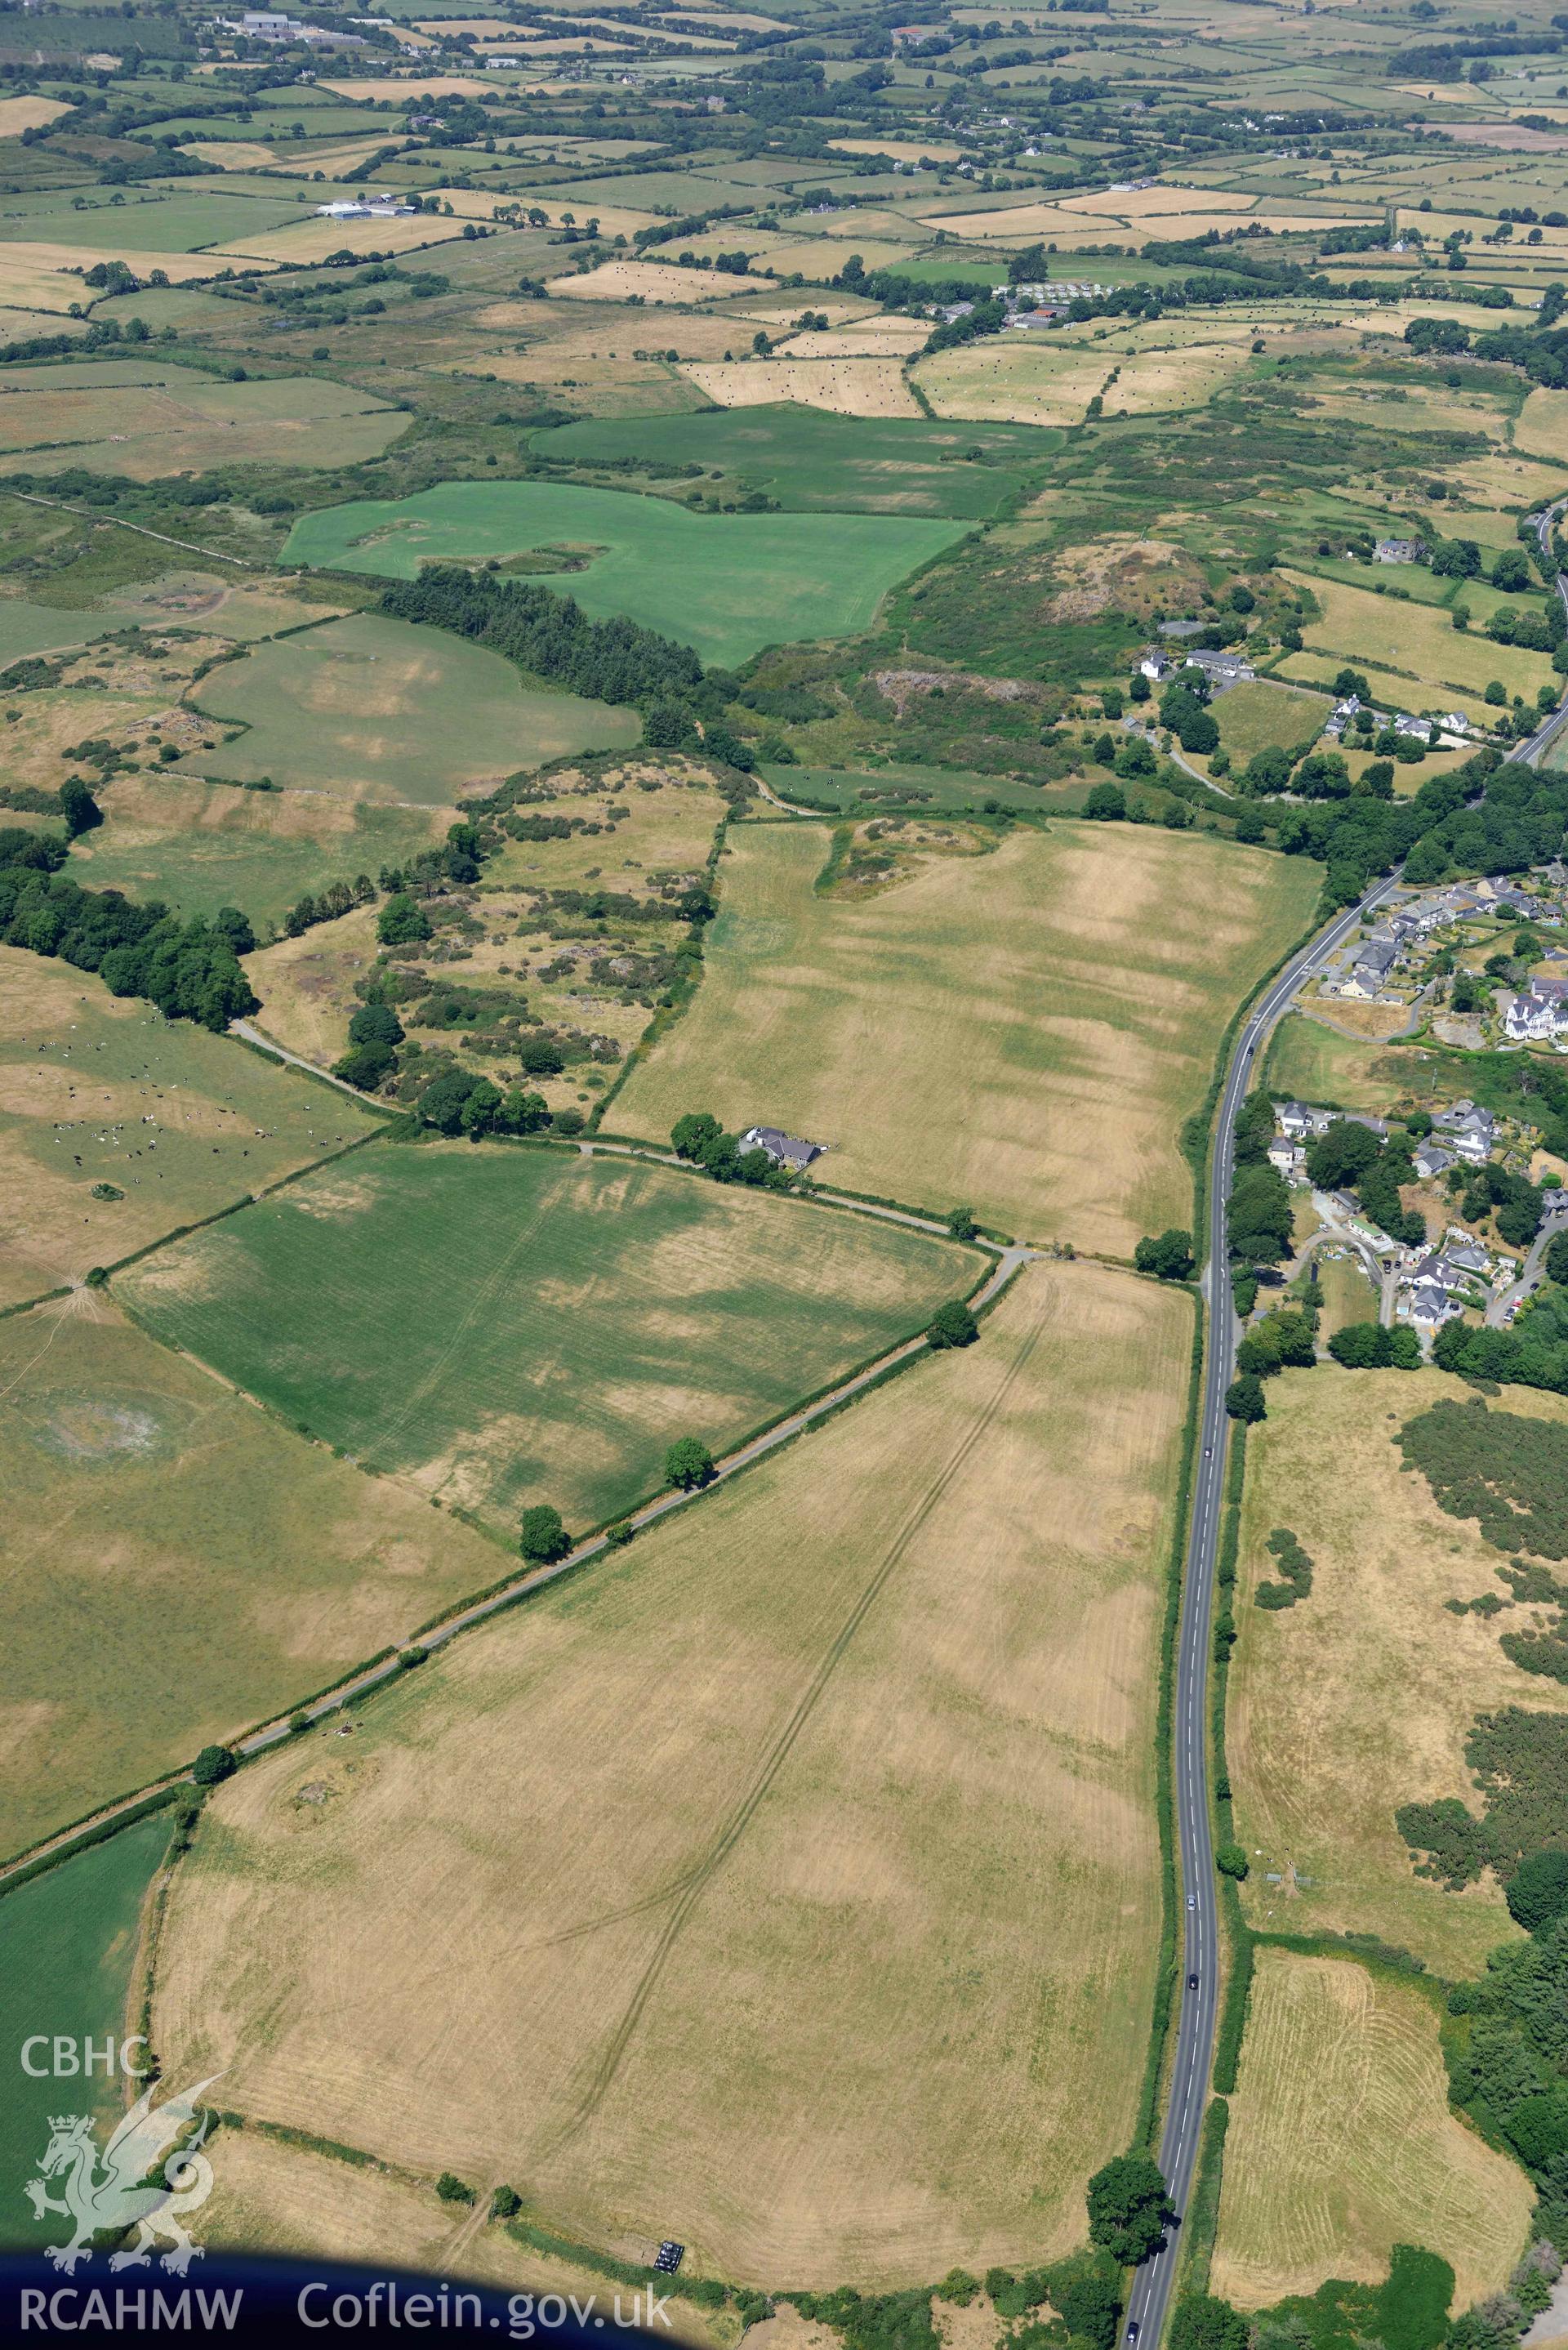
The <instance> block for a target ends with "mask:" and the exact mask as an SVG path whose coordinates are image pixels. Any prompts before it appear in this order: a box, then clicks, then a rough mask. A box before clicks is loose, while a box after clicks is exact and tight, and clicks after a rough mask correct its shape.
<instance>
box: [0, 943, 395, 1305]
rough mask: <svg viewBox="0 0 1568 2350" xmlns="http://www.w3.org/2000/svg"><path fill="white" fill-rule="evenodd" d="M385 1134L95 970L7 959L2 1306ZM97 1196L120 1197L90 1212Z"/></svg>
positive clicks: (29, 957) (0, 993) (350, 1105)
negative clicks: (97, 1191)
mask: <svg viewBox="0 0 1568 2350" xmlns="http://www.w3.org/2000/svg"><path fill="white" fill-rule="evenodd" d="M379 1123H380V1121H379V1119H378V1118H375V1117H373V1116H372V1115H371V1113H370V1112H369V1110H366V1109H361V1108H360V1107H359V1106H358V1103H357V1102H356V1101H355V1100H353V1098H352V1097H350V1096H349V1095H348V1094H344V1093H338V1092H335V1091H328V1089H327V1087H324V1086H318V1085H317V1084H315V1083H314V1082H313V1081H312V1080H311V1079H310V1078H308V1077H303V1076H300V1075H299V1074H298V1072H297V1071H295V1070H291V1069H282V1068H279V1067H278V1066H277V1064H276V1063H275V1062H273V1061H268V1060H265V1059H263V1058H262V1056H261V1055H259V1054H256V1053H253V1052H250V1051H249V1050H247V1048H246V1047H245V1046H244V1045H240V1044H236V1043H234V1042H233V1041H231V1040H229V1039H226V1038H224V1037H221V1036H213V1035H209V1034H208V1032H207V1030H206V1029H204V1028H198V1027H196V1026H194V1025H193V1024H192V1022H190V1021H188V1020H165V1019H164V1017H163V1015H162V1014H161V1012H158V1011H155V1010H154V1009H153V1007H152V1005H151V1003H142V1002H141V1001H140V998H138V997H136V996H113V995H110V994H109V992H108V990H107V989H106V988H105V987H104V985H103V983H102V982H101V981H100V980H99V979H98V978H97V977H95V976H94V975H93V974H92V973H91V972H79V971H73V970H72V969H71V968H70V966H69V965H68V964H67V963H64V962H52V961H46V959H45V958H44V957H43V956H42V955H34V954H27V953H26V952H25V951H23V950H22V949H21V948H20V947H0V1189H3V1190H4V1192H5V1204H6V1210H7V1213H6V1217H5V1228H4V1232H3V1234H0V1305H11V1304H14V1303H16V1302H17V1301H18V1300H20V1299H23V1298H29V1297H37V1296H41V1295H43V1293H44V1292H45V1291H46V1290H49V1289H54V1288H57V1287H58V1286H59V1285H60V1284H62V1283H65V1282H68V1281H73V1280H74V1281H79V1280H80V1279H81V1277H82V1275H83V1274H85V1273H86V1272H87V1271H88V1267H89V1266H91V1265H94V1264H114V1263H118V1262H119V1259H120V1258H122V1257H125V1256H129V1255H130V1253H132V1252H133V1251H134V1250H136V1249H140V1248H145V1247H146V1246H147V1245H148V1243H150V1242H151V1241H155V1240H158V1239H160V1238H161V1236H162V1234H163V1233H165V1232H172V1231H173V1230H174V1229H175V1227H176V1226H184V1225H186V1224H189V1223H193V1222H195V1221H196V1220H197V1219H198V1218H199V1217H202V1216H211V1215H215V1214H216V1213H217V1211H219V1210H220V1209H221V1208H226V1207H229V1206H231V1205H233V1203H234V1201H239V1200H243V1199H244V1198H246V1197H247V1196H248V1195H249V1194H250V1193H252V1192H254V1191H260V1190H261V1189H262V1188H263V1187H264V1186H265V1185H266V1184H268V1183H275V1182H276V1181H277V1180H278V1179H279V1178H280V1177H281V1176H284V1175H286V1174H288V1173H289V1172H290V1171H291V1170H293V1169H295V1168H296V1167H304V1166H308V1165H309V1164H310V1162H311V1161H312V1160H313V1159H322V1158H325V1157H326V1156H327V1153H328V1152H329V1151H331V1150H333V1149H336V1148H337V1145H338V1144H339V1143H340V1142H352V1141H354V1140H355V1139H356V1138H357V1137H358V1136H360V1135H364V1134H369V1133H371V1132H373V1131H374V1130H375V1129H376V1128H377V1127H378V1126H379ZM100 1183H102V1184H109V1185H112V1186H113V1188H114V1190H115V1191H116V1192H117V1193H118V1194H119V1197H118V1198H114V1199H109V1200H96V1199H94V1197H93V1187H94V1186H95V1185H97V1184H100Z"/></svg>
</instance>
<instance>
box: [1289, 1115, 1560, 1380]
mask: <svg viewBox="0 0 1568 2350" xmlns="http://www.w3.org/2000/svg"><path fill="white" fill-rule="evenodd" d="M1274 1118H1275V1133H1274V1138H1273V1140H1272V1142H1271V1143H1270V1145H1269V1153H1268V1155H1269V1159H1270V1162H1271V1164H1272V1165H1273V1166H1274V1167H1275V1168H1277V1169H1278V1170H1279V1171H1280V1173H1281V1174H1282V1176H1283V1177H1284V1178H1285V1180H1286V1181H1287V1182H1289V1183H1292V1184H1295V1185H1303V1186H1304V1185H1305V1184H1306V1183H1307V1182H1308V1180H1310V1179H1309V1177H1308V1174H1307V1152H1308V1150H1309V1149H1310V1147H1311V1145H1312V1143H1313V1141H1314V1139H1315V1138H1316V1137H1317V1136H1318V1135H1320V1134H1324V1133H1326V1132H1327V1130H1328V1128H1329V1127H1330V1126H1331V1125H1332V1124H1333V1123H1334V1119H1335V1118H1345V1119H1346V1120H1347V1121H1348V1122H1349V1123H1350V1124H1352V1125H1355V1126H1364V1127H1366V1128H1368V1129H1369V1130H1370V1131H1371V1132H1372V1133H1373V1134H1375V1135H1376V1136H1377V1137H1378V1139H1380V1140H1381V1139H1383V1138H1384V1137H1385V1136H1386V1134H1387V1132H1388V1130H1389V1128H1388V1121H1387V1120H1386V1119H1385V1118H1371V1117H1368V1116H1366V1114H1364V1113H1362V1112H1359V1111H1334V1110H1327V1109H1318V1108H1314V1107H1313V1106H1312V1105H1311V1104H1310V1103H1308V1102H1302V1101H1282V1102H1276V1103H1275V1104H1274ZM1508 1139H1510V1138H1509V1137H1508V1136H1507V1135H1506V1134H1504V1133H1503V1132H1502V1130H1501V1129H1500V1126H1499V1122H1498V1120H1497V1119H1496V1118H1494V1117H1493V1115H1492V1113H1491V1112H1490V1110H1488V1109H1484V1108H1482V1107H1481V1106H1480V1103H1478V1102H1473V1101H1470V1100H1469V1099H1462V1100H1459V1101H1456V1102H1452V1103H1450V1104H1449V1107H1448V1108H1446V1109H1441V1110H1437V1111H1435V1112H1434V1113H1433V1117H1432V1132H1431V1134H1430V1135H1429V1136H1428V1138H1427V1139H1425V1140H1424V1141H1422V1142H1420V1143H1418V1144H1417V1147H1416V1149H1415V1150H1414V1152H1413V1153H1412V1158H1413V1161H1414V1166H1415V1171H1416V1174H1417V1179H1418V1180H1421V1181H1423V1182H1426V1181H1430V1180H1434V1179H1435V1178H1438V1177H1440V1176H1442V1175H1445V1174H1447V1173H1448V1171H1449V1169H1450V1168H1453V1167H1480V1166H1482V1165H1484V1164H1485V1163H1486V1161H1487V1160H1488V1159H1491V1158H1492V1157H1493V1156H1494V1154H1496V1153H1498V1152H1499V1151H1500V1150H1501V1149H1502V1148H1503V1147H1504V1145H1505V1143H1506V1142H1507V1140H1508ZM1313 1206H1314V1210H1315V1211H1316V1213H1317V1215H1318V1218H1319V1222H1320V1231H1321V1232H1324V1233H1325V1234H1327V1235H1329V1236H1331V1238H1339V1239H1342V1240H1343V1243H1344V1245H1345V1249H1346V1251H1348V1252H1349V1253H1354V1254H1355V1255H1358V1256H1359V1257H1360V1258H1361V1260H1362V1263H1363V1264H1364V1265H1366V1267H1367V1269H1368V1271H1369V1272H1370V1271H1371V1269H1372V1265H1373V1264H1374V1263H1375V1264H1376V1268H1377V1270H1378V1273H1379V1274H1380V1275H1381V1277H1382V1279H1383V1281H1384V1282H1385V1283H1387V1282H1388V1281H1390V1280H1391V1281H1392V1284H1393V1314H1394V1316H1395V1318H1397V1320H1399V1321H1402V1322H1408V1323H1410V1324H1411V1325H1412V1326H1413V1327H1414V1328H1415V1329H1416V1331H1417V1334H1418V1335H1419V1336H1421V1337H1422V1338H1423V1339H1424V1340H1427V1341H1428V1342H1429V1341H1430V1339H1431V1338H1432V1337H1433V1336H1435V1335H1436V1333H1437V1332H1438V1330H1439V1329H1441V1327H1442V1326H1443V1324H1444V1323H1445V1322H1449V1321H1453V1320H1454V1319H1456V1318H1457V1317H1458V1316H1459V1315H1463V1314H1464V1313H1465V1312H1466V1311H1467V1309H1468V1310H1471V1311H1473V1312H1475V1313H1478V1314H1480V1315H1483V1316H1485V1317H1486V1318H1488V1319H1492V1320H1496V1321H1499V1322H1501V1323H1505V1324H1506V1323H1507V1322H1510V1321H1511V1320H1512V1318H1513V1315H1514V1313H1515V1311H1516V1310H1517V1308H1518V1306H1519V1305H1520V1304H1521V1303H1522V1302H1523V1300H1522V1295H1516V1294H1515V1292H1516V1289H1517V1285H1518V1284H1519V1276H1520V1271H1521V1266H1520V1261H1519V1259H1518V1258H1517V1257H1516V1256H1513V1255H1511V1254H1509V1253H1508V1252H1507V1251H1505V1250H1501V1249H1497V1248H1489V1247H1487V1246H1485V1245H1484V1244H1483V1243H1481V1242H1480V1241H1479V1240H1478V1239H1477V1238H1476V1236H1475V1234H1474V1233H1473V1232H1467V1231H1466V1230H1465V1228H1464V1226H1463V1225H1462V1224H1458V1223H1450V1224H1449V1226H1448V1228H1447V1230H1446V1232H1445V1233H1444V1235H1443V1238H1442V1240H1441V1242H1440V1243H1438V1244H1436V1245H1434V1244H1432V1243H1430V1242H1427V1243H1422V1244H1420V1245H1419V1246H1417V1247H1406V1246H1404V1245H1402V1244H1401V1243H1399V1242H1397V1241H1395V1240H1392V1239H1390V1237H1389V1235H1388V1234H1387V1233H1386V1232H1380V1231H1379V1230H1378V1229H1377V1227H1376V1225H1375V1224H1373V1223H1372V1222H1370V1221H1369V1220H1368V1219H1367V1218H1366V1216H1365V1215H1363V1214H1362V1213H1361V1212H1360V1211H1359V1210H1358V1209H1357V1207H1356V1205H1355V1201H1353V1200H1351V1199H1349V1198H1348V1197H1347V1196H1345V1194H1343V1193H1339V1192H1322V1191H1314V1193H1313Z"/></svg>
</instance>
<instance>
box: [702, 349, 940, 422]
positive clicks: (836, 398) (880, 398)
mask: <svg viewBox="0 0 1568 2350" xmlns="http://www.w3.org/2000/svg"><path fill="white" fill-rule="evenodd" d="M685 372H686V374H687V375H688V376H690V377H691V381H692V382H693V383H694V384H696V385H697V386H698V388H699V389H700V390H702V391H704V392H706V393H707V395H708V398H709V399H710V400H713V401H714V402H715V403H716V404H717V405H718V406H719V407H720V408H764V407H770V406H772V404H773V403H774V401H775V400H798V401H799V402H800V404H801V405H802V407H805V408H826V409H828V410H830V411H831V412H832V413H833V414H834V415H836V416H918V415H919V412H920V411H919V404H918V402H917V401H916V400H915V396H914V394H913V393H912V392H911V391H910V390H909V385H908V384H907V383H906V382H905V380H904V374H903V366H902V362H901V360H900V359H898V358H882V359H761V360H759V359H745V360H736V361H734V362H733V364H728V363H726V362H725V361H724V360H722V359H719V360H713V361H704V362H703V363H701V364H700V365H697V366H690V367H688V368H687V369H686V370H685Z"/></svg>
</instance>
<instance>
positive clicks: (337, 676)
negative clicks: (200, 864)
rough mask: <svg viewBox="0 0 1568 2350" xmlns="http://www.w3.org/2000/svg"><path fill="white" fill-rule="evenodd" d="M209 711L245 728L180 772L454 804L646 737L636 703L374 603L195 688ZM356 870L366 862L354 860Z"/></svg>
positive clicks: (262, 651) (280, 642)
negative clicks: (551, 685)
mask: <svg viewBox="0 0 1568 2350" xmlns="http://www.w3.org/2000/svg"><path fill="white" fill-rule="evenodd" d="M195 699H196V701H197V702H198V703H199V704H200V706H201V707H202V709H203V710H206V711H209V712H212V714H213V717H214V718H219V719H222V720H223V721H225V722H226V723H229V724H230V725H235V724H238V725H243V726H244V728H245V730H246V731H245V732H244V733H242V734H240V735H238V736H236V737H235V739H234V741H232V742H229V743H223V744H222V745H221V746H220V747H219V748H218V749H217V750H215V751H198V752H194V753H192V755H191V756H190V757H189V758H187V759H183V760H182V761H181V762H180V764H179V766H178V767H177V768H176V770H175V772H176V773H177V774H179V775H201V776H203V777H211V778H212V779H213V780H214V781H217V782H223V783H235V784H244V783H254V782H256V781H258V780H259V779H260V778H261V777H263V776H265V775H270V776H271V777H272V779H273V781H274V782H275V783H276V784H282V785H286V786H288V787H291V788H294V789H296V790H301V791H314V792H327V793H335V794H337V795H339V796H340V797H343V798H348V799H353V798H360V797H365V798H372V799H382V800H401V801H403V802H405V803H409V804H410V805H412V806H415V807H441V806H447V805H449V804H450V803H451V802H452V800H453V799H455V798H456V797H457V795H458V794H459V793H460V792H464V791H469V792H472V791H477V790H482V789H483V788H484V787H485V786H486V785H494V784H497V783H499V782H500V780H501V778H502V777H503V776H504V775H511V774H513V773H514V772H515V770H516V769H517V768H519V767H537V766H543V765H544V764H545V761H546V760H547V759H558V758H563V757H565V756H566V755H567V754H571V753H573V752H577V751H608V750H615V749H618V748H619V747H621V746H622V745H624V744H627V743H635V742H636V741H637V740H638V739H639V734H640V733H641V728H640V725H639V721H638V718H637V714H636V712H633V711H627V710H612V709H610V708H609V707H608V705H607V703H605V702H585V701H582V700H581V699H580V698H579V697H578V696H577V695H576V694H573V693H551V692H549V691H545V690H544V689H542V688H541V689H537V690H530V689H528V688H526V687H524V684H523V683H522V681H521V680H520V679H519V676H518V673H517V671H515V670H514V668H513V666H512V664H511V663H510V662H509V661H505V660H502V658H501V656H500V655H499V654H498V653H493V652H487V651H486V650H485V649H484V648H483V645H470V644H465V643H464V641H463V640H462V638H461V637H454V636H451V635H449V634H448V633H447V632H446V631H445V630H444V629H424V628H419V627H415V626H413V625H411V624H410V622H408V621H406V620H389V619H382V618H381V617H380V616H379V614H376V613H371V612H364V613H356V614H355V615H354V616H353V617H352V618H351V619H346V620H330V621H327V622H326V623H325V624H324V625H323V626H322V627H321V628H319V629H307V630H304V631H302V632H301V633H300V634H299V635H297V636H292V637H282V638H278V639H275V640H274V641H272V642H271V643H267V644H262V645H258V646H257V647H256V649H255V650H254V652H252V653H250V654H248V655H247V657H246V658H245V660H243V661H235V662H233V663H231V664H230V665H229V666H227V667H226V668H223V669H220V670H215V671H213V674H212V676H211V677H208V678H204V679H203V680H202V683H201V684H200V686H198V687H197V689H196V694H195ZM356 869H358V868H356Z"/></svg>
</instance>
